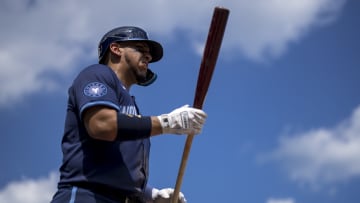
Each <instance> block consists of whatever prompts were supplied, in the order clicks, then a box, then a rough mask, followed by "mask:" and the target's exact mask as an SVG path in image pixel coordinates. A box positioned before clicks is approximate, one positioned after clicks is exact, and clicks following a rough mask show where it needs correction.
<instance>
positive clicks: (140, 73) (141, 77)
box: [125, 57, 147, 83]
mask: <svg viewBox="0 0 360 203" xmlns="http://www.w3.org/2000/svg"><path fill="white" fill-rule="evenodd" d="M125 60H126V62H127V64H129V67H130V70H131V71H132V75H133V76H134V77H135V80H136V82H137V83H142V82H145V81H146V80H147V68H146V71H144V70H142V68H141V67H139V65H138V64H134V63H133V61H132V60H130V59H129V58H128V57H126V58H125Z"/></svg>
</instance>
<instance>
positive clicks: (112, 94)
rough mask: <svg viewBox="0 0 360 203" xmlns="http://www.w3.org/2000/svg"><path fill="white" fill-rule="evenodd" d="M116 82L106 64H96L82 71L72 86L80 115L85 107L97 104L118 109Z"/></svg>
mask: <svg viewBox="0 0 360 203" xmlns="http://www.w3.org/2000/svg"><path fill="white" fill-rule="evenodd" d="M118 83H119V81H118V80H117V78H116V75H115V74H114V73H113V72H112V70H110V68H108V67H106V66H103V65H99V64H96V65H93V66H92V67H89V68H87V69H85V70H84V71H82V72H81V73H80V74H79V76H78V77H77V78H76V79H75V81H74V83H73V86H72V87H73V96H74V100H75V103H76V106H77V108H78V111H79V112H80V115H82V113H83V112H84V110H85V109H88V108H90V107H93V106H98V105H102V106H107V107H110V108H114V109H115V110H117V111H119V106H118V100H119V99H118V96H117V94H116V92H117V89H118Z"/></svg>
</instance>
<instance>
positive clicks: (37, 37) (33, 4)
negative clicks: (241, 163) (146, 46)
mask: <svg viewBox="0 0 360 203" xmlns="http://www.w3.org/2000/svg"><path fill="white" fill-rule="evenodd" d="M344 2H345V0H294V1H286V2H285V1H280V0H268V1H260V0H242V1H238V0H231V1H230V0H227V1H225V0H223V1H221V0H217V1H210V2H209V1H207V0H199V1H196V3H194V1H192V0H184V1H166V0H153V1H146V0H143V1H141V2H139V1H117V0H106V1H95V0H78V1H71V0H63V1H51V0H42V1H29V0H17V1H13V0H3V1H1V3H0V26H1V28H2V30H1V33H0V44H1V46H0V67H1V69H0V86H1V92H0V105H4V104H5V103H10V102H11V101H17V100H19V99H21V98H22V97H23V96H24V95H28V94H32V93H34V92H38V91H44V90H47V91H49V90H54V89H56V88H57V86H58V85H59V84H58V83H57V82H56V81H55V80H53V79H52V78H51V77H49V76H47V74H46V73H49V72H50V73H52V74H53V75H57V76H58V77H66V74H68V73H69V72H71V71H72V70H74V69H75V68H76V63H79V62H81V61H84V60H87V61H96V46H97V42H98V40H99V39H100V38H101V36H102V35H103V34H104V32H105V31H107V30H109V29H110V28H113V27H115V26H120V25H137V26H141V27H144V28H145V29H146V30H148V31H149V33H150V36H157V37H156V39H160V38H161V41H162V42H163V43H166V41H168V40H174V39H173V36H174V34H175V33H177V32H178V31H183V33H184V34H185V35H186V37H187V38H188V39H189V40H188V42H189V43H192V44H193V46H194V52H195V50H196V49H197V51H198V49H199V47H203V46H201V45H199V44H202V43H204V41H205V38H206V35H207V31H208V27H209V23H210V18H211V15H212V9H213V7H214V6H215V5H223V6H225V7H227V8H229V9H230V10H231V13H230V18H229V22H228V27H227V31H226V34H225V38H224V44H223V50H224V51H227V50H228V51H229V53H240V54H242V55H244V56H246V57H248V58H251V59H254V60H262V59H263V58H267V57H270V58H272V57H279V56H280V55H281V54H283V53H284V52H285V51H286V49H287V46H288V45H289V43H291V42H294V41H298V40H299V39H300V38H301V37H302V36H303V35H304V34H305V33H306V32H307V31H308V30H309V29H310V28H311V27H312V26H313V25H315V24H317V23H318V22H321V23H328V22H331V21H332V20H333V19H334V18H335V17H336V16H337V14H338V12H339V10H340V8H341V7H342V5H343V3H344ZM139 5H141V6H139ZM230 50H231V51H230ZM234 50H239V51H234ZM198 52H199V51H198ZM200 52H201V51H200ZM230 56H231V55H230ZM231 57H233V56H231Z"/></svg>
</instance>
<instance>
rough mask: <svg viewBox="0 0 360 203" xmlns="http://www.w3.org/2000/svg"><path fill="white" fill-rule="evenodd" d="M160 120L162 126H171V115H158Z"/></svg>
mask: <svg viewBox="0 0 360 203" xmlns="http://www.w3.org/2000/svg"><path fill="white" fill-rule="evenodd" d="M158 118H159V120H160V124H161V127H162V128H163V129H164V128H170V124H169V117H168V115H166V114H163V115H160V116H158Z"/></svg>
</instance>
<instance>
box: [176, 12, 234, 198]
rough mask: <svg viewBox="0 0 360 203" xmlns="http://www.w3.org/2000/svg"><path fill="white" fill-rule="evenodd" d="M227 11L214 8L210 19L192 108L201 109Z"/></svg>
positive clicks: (190, 138) (182, 168)
mask: <svg viewBox="0 0 360 203" xmlns="http://www.w3.org/2000/svg"><path fill="white" fill-rule="evenodd" d="M229 13H230V11H229V9H226V8H223V7H215V9H214V13H213V16H212V19H211V24H210V28H209V32H208V36H207V40H206V44H205V48H204V53H203V56H202V59H201V64H200V70H199V74H198V80H197V85H196V90H195V97H194V103H193V107H195V108H198V109H202V107H203V104H204V100H205V97H206V93H207V91H208V89H209V85H210V81H211V78H212V75H213V72H214V69H215V65H216V61H217V58H218V55H219V51H220V47H221V42H222V39H223V36H224V32H225V27H226V23H227V19H228V16H229ZM193 138H194V135H193V134H189V135H187V138H186V142H185V146H184V150H183V155H182V159H181V163H180V167H179V172H178V176H177V179H176V185H175V190H174V194H173V198H172V203H177V199H178V198H179V193H180V188H181V184H182V180H183V176H184V172H185V168H186V164H187V161H188V158H189V154H190V149H191V144H192V141H193Z"/></svg>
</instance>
